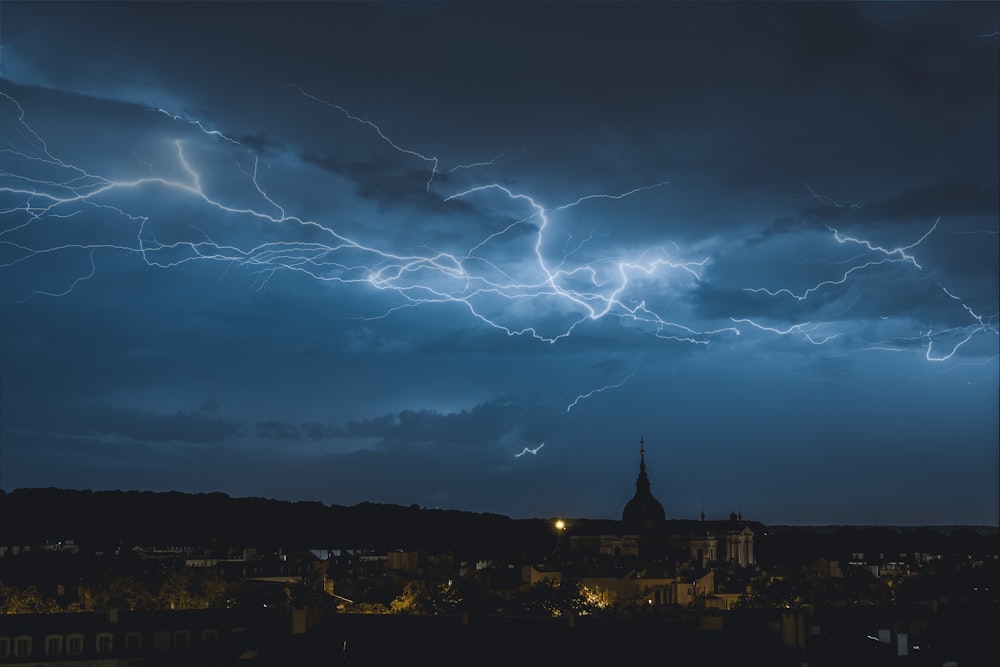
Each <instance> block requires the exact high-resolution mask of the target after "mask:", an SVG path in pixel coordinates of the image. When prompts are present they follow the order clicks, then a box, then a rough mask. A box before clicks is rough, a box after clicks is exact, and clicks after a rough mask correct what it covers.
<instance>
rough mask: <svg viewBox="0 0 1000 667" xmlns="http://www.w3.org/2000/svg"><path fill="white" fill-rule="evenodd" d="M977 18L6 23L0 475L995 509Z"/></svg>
mask: <svg viewBox="0 0 1000 667" xmlns="http://www.w3.org/2000/svg"><path fill="white" fill-rule="evenodd" d="M998 8H1000V5H998V4H997V3H995V2H983V3H972V4H961V3H945V4H936V3H915V4H910V3H895V2H893V3H888V4H879V3H861V4H815V3H781V4H773V5H772V4H764V3H744V4H738V5H731V4H725V3H707V4H696V3H684V4H658V3H641V4H620V3H616V4H614V5H611V4H602V3H585V4H575V3H547V4H533V3H508V2H501V3H475V4H459V3H440V4H424V3H406V4H378V3H350V4H346V3H345V4H341V3H335V4H328V3H307V4H292V3H281V4H280V5H279V4H270V3H250V4H238V3H197V4H176V3H170V4H146V3H119V2H116V3H109V4H92V3H72V4H67V5H62V4H54V3H23V4H22V3H19V2H10V1H8V0H4V2H3V3H2V4H0V26H2V28H0V30H2V32H0V38H2V39H0V42H2V47H0V58H2V60H0V68H2V69H0V71H2V79H0V122H2V128H3V130H2V153H0V160H2V163H0V177H2V183H0V190H2V203H0V208H2V213H3V215H2V220H0V370H2V413H0V417H2V424H0V428H2V449H0V488H3V489H4V490H6V491H11V490H13V489H16V488H20V487H40V486H57V487H67V488H90V489H122V490H126V489H142V490H154V491H166V490H178V491H186V492H209V491H222V492H225V493H228V494H230V495H233V496H262V497H269V498H281V499H288V500H318V501H322V502H324V503H337V504H341V505H353V504H356V503H359V502H362V501H372V502H378V503H396V504H403V505H410V504H417V505H420V506H422V507H428V508H436V507H440V508H447V509H460V510H470V511H476V512H495V513H499V514H505V515H508V516H512V517H551V516H570V517H587V518H619V517H620V516H621V510H622V507H623V506H624V505H625V503H626V502H627V501H628V500H629V498H630V497H631V495H632V493H633V491H634V483H635V478H636V474H637V472H638V464H639V440H640V437H642V438H644V439H645V450H646V463H647V471H648V473H649V476H650V480H651V481H652V490H653V493H654V495H655V496H656V497H657V498H658V499H659V500H660V501H661V503H662V504H663V506H664V508H665V509H666V512H667V516H668V517H669V518H696V517H697V516H698V515H699V514H700V512H701V511H702V510H704V512H705V514H706V516H707V517H708V518H723V517H726V516H728V515H729V513H730V512H741V513H742V514H743V515H744V517H745V518H748V519H754V520H759V521H763V522H765V523H799V524H840V523H853V524H954V523H960V524H990V525H997V523H998V481H997V480H998V448H997V436H998V386H1000V381H998V368H1000V364H998V326H1000V325H998V199H1000V197H998V160H1000V158H998V145H1000V136H998V135H1000V133H998V125H1000V121H998V118H1000V104H998V96H1000V95H998V90H1000V80H998V61H1000V57H998V51H1000V37H998V30H1000V19H998V12H1000V9H998Z"/></svg>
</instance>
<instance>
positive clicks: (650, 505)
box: [622, 436, 666, 524]
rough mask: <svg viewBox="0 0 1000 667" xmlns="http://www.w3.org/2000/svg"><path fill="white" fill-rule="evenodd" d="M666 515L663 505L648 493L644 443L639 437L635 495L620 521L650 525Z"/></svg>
mask: <svg viewBox="0 0 1000 667" xmlns="http://www.w3.org/2000/svg"><path fill="white" fill-rule="evenodd" d="M665 519H666V513H665V512H664V511H663V505H661V504H660V501H658V500H657V499H656V498H654V497H653V492H652V491H650V483H649V476H648V475H647V474H646V441H645V439H644V438H642V437H641V436H640V437H639V476H638V477H637V478H636V480H635V495H634V496H632V500H630V501H628V504H626V505H625V509H624V510H623V511H622V521H626V522H629V523H640V524H650V523H657V522H661V521H664V520H665Z"/></svg>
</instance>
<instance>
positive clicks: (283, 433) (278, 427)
mask: <svg viewBox="0 0 1000 667" xmlns="http://www.w3.org/2000/svg"><path fill="white" fill-rule="evenodd" d="M254 432H255V433H256V435H257V437H258V438H261V439H263V440H301V439H302V435H301V434H300V433H299V427H298V426H296V425H295V424H286V423H285V422H281V421H278V420H276V419H269V420H268V421H263V422H257V424H256V425H255V427H254Z"/></svg>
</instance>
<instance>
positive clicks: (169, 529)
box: [0, 488, 553, 556]
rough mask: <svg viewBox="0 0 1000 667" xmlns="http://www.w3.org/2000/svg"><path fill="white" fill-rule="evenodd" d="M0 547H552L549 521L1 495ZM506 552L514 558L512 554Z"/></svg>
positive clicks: (157, 498)
mask: <svg viewBox="0 0 1000 667" xmlns="http://www.w3.org/2000/svg"><path fill="white" fill-rule="evenodd" d="M0 516H2V517H3V525H2V529H0V544H7V545H14V544H20V545H28V544H43V543H46V542H55V541H58V540H66V539H72V540H75V541H76V542H77V543H78V544H80V545H81V546H82V547H84V548H94V549H109V548H114V547H119V546H120V547H125V548H130V547H132V546H135V545H141V546H159V547H168V546H209V545H214V546H220V547H222V546H233V547H242V546H258V547H270V546H274V547H277V546H282V547H286V548H302V549H312V548H340V549H349V548H361V547H371V548H376V549H414V550H416V549H434V550H441V551H453V552H455V553H456V555H460V554H461V553H462V552H465V551H468V552H469V553H474V554H477V555H481V554H490V553H495V554H497V555H498V556H500V555H506V554H511V555H517V554H518V553H520V551H522V550H529V551H530V550H534V549H536V548H539V549H543V550H544V549H551V545H552V540H553V535H552V527H551V526H550V525H549V523H548V521H545V520H541V519H519V520H515V519H511V518H509V517H505V516H501V515H496V514H477V513H473V512H462V511H457V510H436V509H420V508H418V507H416V506H411V507H402V506H399V505H382V504H375V503H361V504H359V505H355V506H353V507H345V506H340V505H324V504H323V503H320V502H289V501H283V500H269V499H264V498H231V497H229V496H228V495H226V494H224V493H198V494H186V493H179V492H163V493H157V492H151V491H83V490H66V489H54V488H46V489H17V490H15V491H12V492H9V493H6V492H3V491H0ZM512 552H513V553H512Z"/></svg>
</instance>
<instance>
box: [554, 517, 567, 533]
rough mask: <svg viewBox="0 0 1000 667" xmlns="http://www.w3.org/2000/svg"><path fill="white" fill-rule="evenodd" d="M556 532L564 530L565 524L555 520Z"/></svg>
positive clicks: (560, 520)
mask: <svg viewBox="0 0 1000 667" xmlns="http://www.w3.org/2000/svg"><path fill="white" fill-rule="evenodd" d="M555 526H556V530H566V522H565V521H563V520H562V519H556V523H555Z"/></svg>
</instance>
